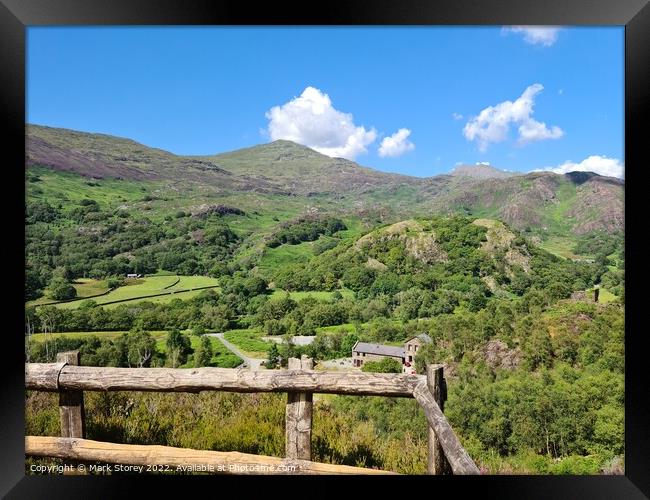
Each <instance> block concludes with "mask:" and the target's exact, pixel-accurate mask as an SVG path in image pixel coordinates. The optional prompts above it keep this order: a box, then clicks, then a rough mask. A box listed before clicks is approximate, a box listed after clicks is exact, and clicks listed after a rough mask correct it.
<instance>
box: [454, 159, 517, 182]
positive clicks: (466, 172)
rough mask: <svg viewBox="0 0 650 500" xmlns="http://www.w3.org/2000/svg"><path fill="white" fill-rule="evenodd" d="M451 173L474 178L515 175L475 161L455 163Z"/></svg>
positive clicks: (500, 177)
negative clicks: (469, 163)
mask: <svg viewBox="0 0 650 500" xmlns="http://www.w3.org/2000/svg"><path fill="white" fill-rule="evenodd" d="M451 175H454V176H457V177H472V178H474V179H502V178H504V177H512V176H513V175H517V174H515V173H513V172H506V171H504V170H499V169H498V168H494V167H492V166H490V165H488V164H486V163H477V164H476V165H457V166H456V167H455V168H454V169H453V170H452V171H451Z"/></svg>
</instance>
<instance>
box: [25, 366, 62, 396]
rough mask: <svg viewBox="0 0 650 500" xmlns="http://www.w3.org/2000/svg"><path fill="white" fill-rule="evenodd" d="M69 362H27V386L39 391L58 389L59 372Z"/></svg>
mask: <svg viewBox="0 0 650 500" xmlns="http://www.w3.org/2000/svg"><path fill="white" fill-rule="evenodd" d="M65 365H67V363H27V364H25V388H26V389H35V390H38V391H58V390H59V373H60V372H61V370H62V369H63V367H64V366H65Z"/></svg>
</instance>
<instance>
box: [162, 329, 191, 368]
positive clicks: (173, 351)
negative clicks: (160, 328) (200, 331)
mask: <svg viewBox="0 0 650 500" xmlns="http://www.w3.org/2000/svg"><path fill="white" fill-rule="evenodd" d="M191 352H192V347H191V342H190V339H189V337H188V336H187V335H183V334H182V333H181V332H180V331H179V330H177V329H174V330H171V331H170V332H169V334H168V335H167V360H168V362H169V364H170V365H171V367H172V368H176V367H178V366H180V365H184V364H185V363H187V356H188V354H190V353H191Z"/></svg>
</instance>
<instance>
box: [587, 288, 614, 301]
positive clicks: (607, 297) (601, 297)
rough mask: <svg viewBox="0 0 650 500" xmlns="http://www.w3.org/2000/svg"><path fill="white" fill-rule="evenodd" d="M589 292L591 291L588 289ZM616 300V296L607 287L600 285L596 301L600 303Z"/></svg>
mask: <svg viewBox="0 0 650 500" xmlns="http://www.w3.org/2000/svg"><path fill="white" fill-rule="evenodd" d="M589 293H592V291H591V290H590V291H589ZM616 300H618V297H617V296H616V295H614V294H613V293H612V292H610V291H609V290H607V288H602V287H601V289H600V292H599V293H598V302H600V303H602V304H608V303H610V302H614V301H616Z"/></svg>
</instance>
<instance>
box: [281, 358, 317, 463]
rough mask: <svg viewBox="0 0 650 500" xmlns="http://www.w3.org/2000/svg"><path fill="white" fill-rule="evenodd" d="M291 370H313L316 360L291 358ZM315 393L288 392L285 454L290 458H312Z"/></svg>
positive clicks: (289, 365) (289, 364) (289, 363)
mask: <svg viewBox="0 0 650 500" xmlns="http://www.w3.org/2000/svg"><path fill="white" fill-rule="evenodd" d="M288 368H289V370H313V368H314V360H312V359H309V358H308V357H306V356H303V357H302V359H298V358H289V362H288ZM313 407H314V395H313V394H312V393H311V392H292V391H290V392H289V393H288V394H287V410H286V415H285V417H286V418H285V433H286V439H285V456H286V457H287V458H290V459H300V460H311V426H312V416H313Z"/></svg>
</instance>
